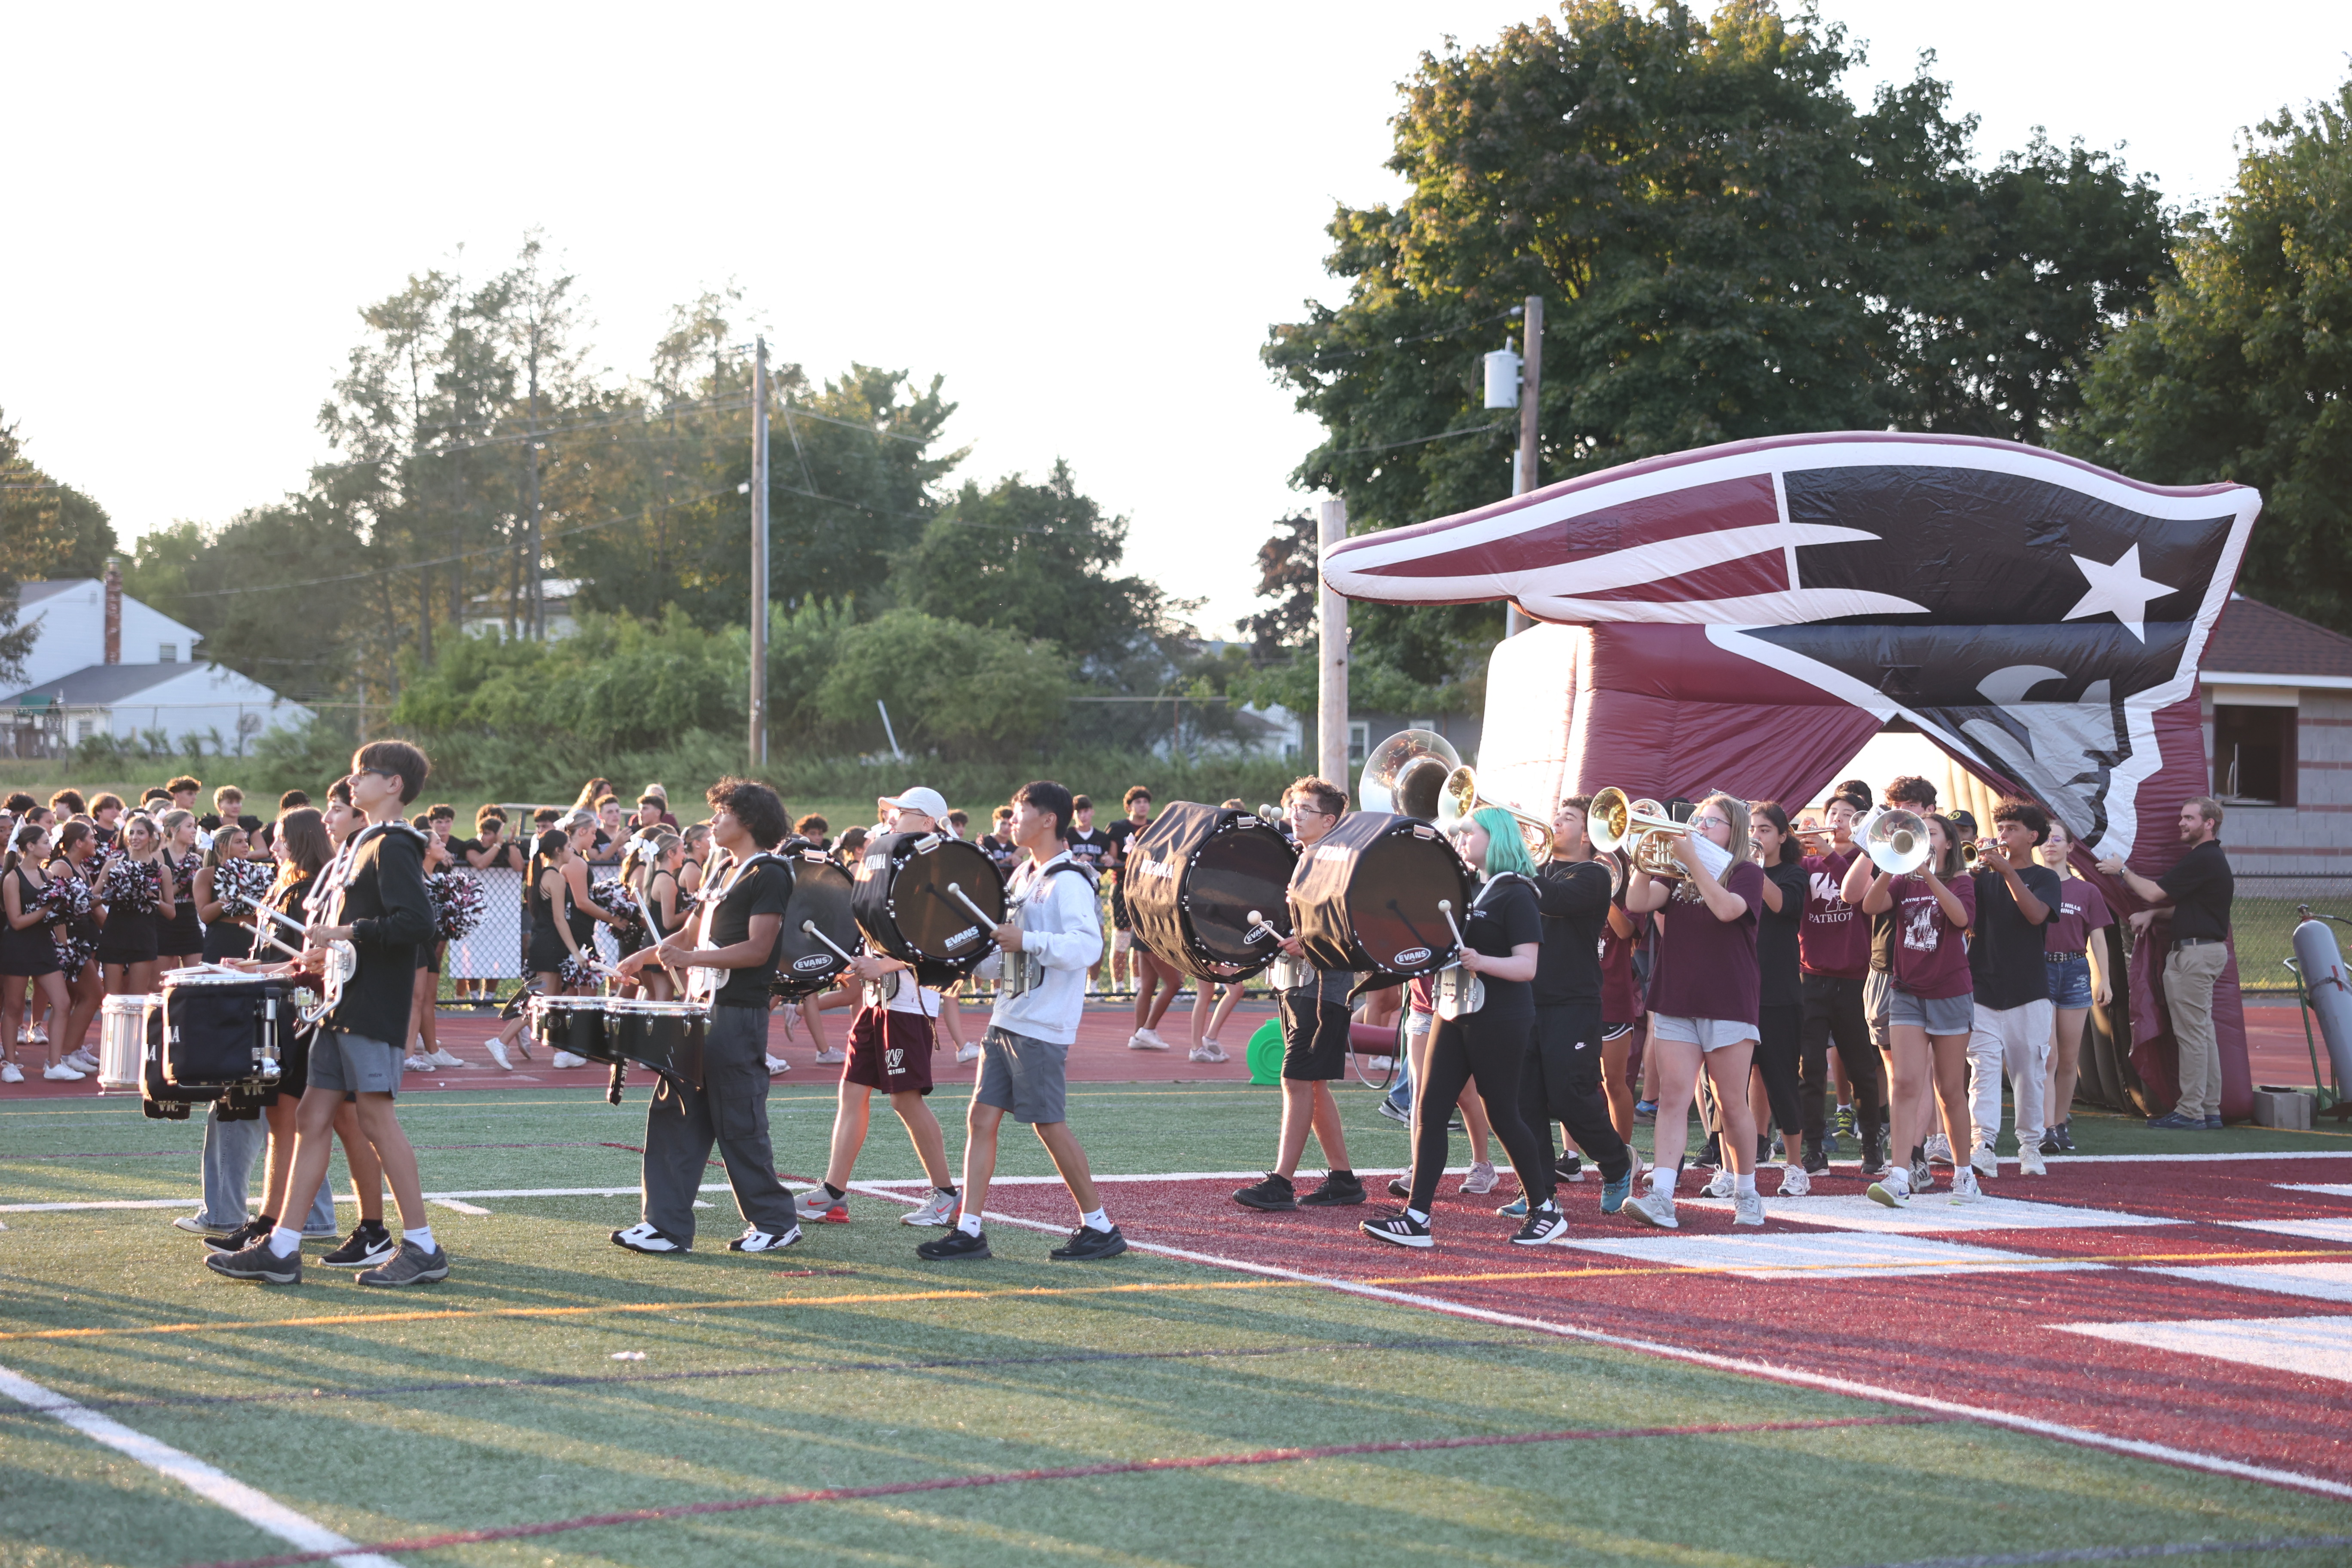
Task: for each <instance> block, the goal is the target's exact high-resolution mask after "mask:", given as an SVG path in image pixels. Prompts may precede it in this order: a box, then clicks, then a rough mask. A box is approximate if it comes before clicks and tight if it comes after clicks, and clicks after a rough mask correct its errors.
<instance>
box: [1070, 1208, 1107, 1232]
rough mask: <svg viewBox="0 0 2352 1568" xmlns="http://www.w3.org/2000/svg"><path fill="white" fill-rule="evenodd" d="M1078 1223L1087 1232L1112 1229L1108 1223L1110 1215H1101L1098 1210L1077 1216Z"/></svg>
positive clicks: (1100, 1211) (1101, 1212)
mask: <svg viewBox="0 0 2352 1568" xmlns="http://www.w3.org/2000/svg"><path fill="white" fill-rule="evenodd" d="M1078 1223H1079V1224H1080V1225H1083V1226H1086V1227H1087V1229H1088V1230H1110V1229H1113V1228H1114V1226H1112V1225H1111V1223H1110V1215H1107V1214H1105V1213H1103V1211H1102V1210H1100V1209H1094V1210H1091V1211H1089V1212H1088V1213H1086V1214H1082V1215H1079V1216H1078Z"/></svg>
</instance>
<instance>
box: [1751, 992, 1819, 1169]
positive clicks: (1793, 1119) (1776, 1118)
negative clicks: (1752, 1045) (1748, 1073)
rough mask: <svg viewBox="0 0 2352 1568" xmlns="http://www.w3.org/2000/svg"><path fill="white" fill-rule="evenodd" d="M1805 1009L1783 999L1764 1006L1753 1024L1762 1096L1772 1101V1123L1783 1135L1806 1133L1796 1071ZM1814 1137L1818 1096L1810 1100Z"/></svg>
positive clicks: (1799, 1075)
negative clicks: (1761, 1078) (1762, 1086)
mask: <svg viewBox="0 0 2352 1568" xmlns="http://www.w3.org/2000/svg"><path fill="white" fill-rule="evenodd" d="M1804 1024H1805V1009H1804V1005H1803V1004H1801V1003H1798V1002H1785V1003H1779V1004H1771V1005H1766V1006H1765V1008H1764V1009H1763V1011H1762V1013H1761V1014H1760V1015H1759V1019H1758V1023H1757V1026H1756V1067H1757V1068H1758V1070H1759V1071H1760V1072H1762V1073H1763V1075H1764V1097H1765V1099H1766V1100H1769V1101H1770V1102H1771V1106H1772V1125H1774V1126H1775V1127H1778V1128H1779V1129H1780V1131H1781V1134H1782V1136H1784V1137H1785V1136H1788V1135H1790V1134H1791V1133H1793V1134H1796V1135H1798V1136H1799V1137H1802V1136H1804V1134H1805V1113H1804V1112H1803V1111H1801V1110H1799V1108H1798V1106H1799V1101H1800V1100H1801V1099H1802V1095H1801V1090H1800V1089H1799V1083H1800V1080H1801V1076H1802V1075H1801V1073H1800V1071H1799V1067H1800V1063H1801V1058H1802V1056H1803V1052H1802V1050H1801V1045H1800V1042H1801V1040H1802V1038H1803V1036H1804ZM1812 1118H1813V1121H1814V1123H1815V1128H1816V1131H1815V1133H1814V1135H1815V1136H1819V1123H1820V1121H1821V1119H1822V1106H1821V1099H1820V1097H1819V1096H1818V1095H1817V1096H1815V1097H1814V1099H1813V1101H1812Z"/></svg>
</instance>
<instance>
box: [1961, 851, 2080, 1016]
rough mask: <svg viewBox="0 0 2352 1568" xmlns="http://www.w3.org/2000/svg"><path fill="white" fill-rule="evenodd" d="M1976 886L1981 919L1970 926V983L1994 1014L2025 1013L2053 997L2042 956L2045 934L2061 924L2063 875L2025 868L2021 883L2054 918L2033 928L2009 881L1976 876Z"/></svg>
mask: <svg viewBox="0 0 2352 1568" xmlns="http://www.w3.org/2000/svg"><path fill="white" fill-rule="evenodd" d="M1969 876H1970V877H1971V878H1972V879H1974V880H1975V882H1976V885H1977V912H1976V919H1975V920H1973V921H1970V922H1969V980H1970V982H1971V983H1972V984H1974V985H1975V987H1976V998H1977V1001H1978V1002H1979V1004H1980V1005H1984V1006H1987V1007H1990V1008H1991V1009H1993V1010H1994V1011H1995V1012H2005V1011H2007V1010H2008V1009H2009V1008H2011V1007H2022V1006H2025V1005H2028V1004H2030V1003H2034V1002H2039V1001H2041V1000H2042V998H2043V997H2045V996H2047V995H2049V994H2050V977H2049V973H2048V970H2047V969H2046V967H2045V965H2046V964H2047V963H2048V960H2047V959H2046V958H2045V957H2044V956H2043V954H2044V953H2046V952H2048V950H2049V946H2048V944H2049V941H2050V933H2049V931H2047V930H2046V929H2044V928H2046V927H2047V926H2048V925H2049V923H2050V921H2053V920H2055V919H2057V918H2058V900H2059V899H2060V898H2061V897H2062V896H2063V888H2062V887H2061V886H2060V884H2059V880H2058V873H2057V872H2055V871H2053V870H2052V869H2051V868H2049V867H2047V866H2020V867H2019V868H2017V879H2018V880H2019V881H2021V882H2022V883H2024V884H2025V890H2026V891H2027V892H2029V893H2032V895H2033V896H2034V897H2035V898H2037V899H2040V900H2042V907H2043V908H2044V909H2046V910H2049V911H2050V912H2049V915H2048V916H2047V917H2046V918H2044V919H2043V920H2042V921H2036V922H2034V923H2032V924H2028V923H2027V921H2026V919H2025V916H2024V915H2023V914H2022V913H2021V912H2019V910H2018V907H2017V900H2015V899H2013V898H2011V897H2010V892H2009V879H2007V878H2005V877H2003V876H2002V875H2001V874H2000V872H1998V871H1991V870H1986V871H1971V872H1970V873H1969Z"/></svg>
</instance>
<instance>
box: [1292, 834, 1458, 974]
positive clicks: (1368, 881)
mask: <svg viewBox="0 0 2352 1568" xmlns="http://www.w3.org/2000/svg"><path fill="white" fill-rule="evenodd" d="M1472 891H1473V889H1472V884H1471V880H1470V868H1468V867H1466V866H1465V865H1464V864H1463V863H1462V857H1461V856H1459V855H1457V854H1455V853H1454V846H1453V845H1452V844H1450V843H1448V842H1447V841H1446V840H1445V837H1444V835H1442V834H1440V833H1439V832H1438V831H1437V829H1436V828H1434V827H1433V826H1430V825H1429V824H1428V823H1426V822H1422V821H1419V820H1417V819H1415V818H1413V817H1410V816H1389V815H1387V814H1386V813H1383V812H1376V811H1360V812H1356V813H1353V814H1351V815H1349V816H1343V817H1341V818H1340V819H1339V826H1335V827H1334V828H1332V829H1331V831H1330V832H1329V833H1328V834H1327V835H1325V836H1324V837H1323V838H1322V840H1321V841H1320V842H1318V844H1317V845H1316V846H1315V847H1313V848H1312V849H1309V850H1308V851H1307V853H1306V854H1305V855H1303V856H1301V857H1300V858H1299V861H1298V874H1297V878H1296V879H1294V880H1293V882H1292V884H1291V899H1292V902H1293V903H1294V904H1295V905H1296V906H1297V911H1298V938H1299V942H1300V943H1301V945H1303V946H1304V947H1305V949H1306V952H1307V962H1308V963H1312V964H1314V965H1315V967H1316V968H1318V969H1349V970H1356V971H1360V972H1370V973H1374V974H1379V975H1391V976H1410V975H1417V974H1429V973H1434V972H1436V971H1437V970H1440V969H1443V968H1444V967H1445V965H1446V964H1448V963H1452V962H1453V961H1454V953H1455V952H1456V951H1457V950H1458V946H1459V944H1458V943H1457V942H1455V941H1454V928H1453V927H1452V926H1451V925H1449V924H1447V922H1446V918H1445V917H1446V910H1443V909H1440V908H1439V907H1438V906H1439V904H1440V903H1441V902H1444V903H1448V904H1450V905H1452V907H1453V915H1454V920H1455V921H1465V920H1467V919H1468V918H1469V913H1470V898H1471V894H1472Z"/></svg>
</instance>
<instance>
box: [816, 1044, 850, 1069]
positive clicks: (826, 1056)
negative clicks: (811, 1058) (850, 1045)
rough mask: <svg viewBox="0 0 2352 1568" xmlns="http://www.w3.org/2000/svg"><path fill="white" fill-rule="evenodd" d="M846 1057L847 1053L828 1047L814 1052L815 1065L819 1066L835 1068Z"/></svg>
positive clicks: (846, 1058)
mask: <svg viewBox="0 0 2352 1568" xmlns="http://www.w3.org/2000/svg"><path fill="white" fill-rule="evenodd" d="M848 1059H849V1057H848V1055H847V1053H845V1052H843V1051H838V1050H835V1049H832V1048H830V1047H828V1048H826V1049H824V1050H822V1051H819V1052H817V1054H816V1065H817V1066H819V1067H821V1068H837V1067H839V1066H840V1065H841V1064H842V1063H844V1062H845V1061H847V1060H848Z"/></svg>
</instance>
